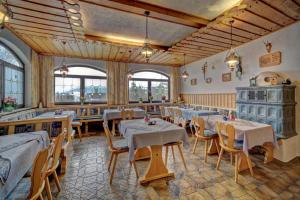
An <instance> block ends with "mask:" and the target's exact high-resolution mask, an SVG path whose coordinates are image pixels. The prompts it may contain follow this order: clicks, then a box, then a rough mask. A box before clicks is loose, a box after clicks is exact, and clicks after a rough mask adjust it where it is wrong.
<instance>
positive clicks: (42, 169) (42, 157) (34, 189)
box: [6, 148, 49, 200]
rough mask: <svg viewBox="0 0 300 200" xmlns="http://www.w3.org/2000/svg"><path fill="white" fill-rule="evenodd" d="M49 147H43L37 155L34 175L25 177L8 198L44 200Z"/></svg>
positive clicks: (33, 169)
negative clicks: (43, 193)
mask: <svg viewBox="0 0 300 200" xmlns="http://www.w3.org/2000/svg"><path fill="white" fill-rule="evenodd" d="M48 155H49V148H45V149H42V150H41V151H39V152H38V154H37V155H36V157H35V160H34V162H33V166H32V175H31V177H28V178H23V179H22V180H21V181H20V182H19V183H18V185H17V186H16V188H15V189H14V190H13V191H12V192H11V193H10V194H9V195H8V197H7V198H6V199H7V200H15V199H29V200H35V199H40V200H43V195H42V192H43V190H44V187H45V175H46V170H47V165H48Z"/></svg>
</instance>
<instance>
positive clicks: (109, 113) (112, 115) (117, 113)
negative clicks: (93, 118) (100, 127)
mask: <svg viewBox="0 0 300 200" xmlns="http://www.w3.org/2000/svg"><path fill="white" fill-rule="evenodd" d="M125 110H133V111H134V115H133V117H134V118H143V117H144V115H145V111H144V110H143V109H141V108H130V109H125ZM120 118H121V110H118V109H105V110H104V112H103V119H104V121H105V122H107V121H108V120H113V119H120Z"/></svg>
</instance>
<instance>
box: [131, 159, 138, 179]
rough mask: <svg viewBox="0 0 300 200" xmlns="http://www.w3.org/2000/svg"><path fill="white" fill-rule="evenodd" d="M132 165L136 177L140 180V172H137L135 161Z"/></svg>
mask: <svg viewBox="0 0 300 200" xmlns="http://www.w3.org/2000/svg"><path fill="white" fill-rule="evenodd" d="M131 164H132V165H133V168H134V171H135V175H136V177H137V178H139V172H138V170H137V167H136V163H135V160H134V161H131Z"/></svg>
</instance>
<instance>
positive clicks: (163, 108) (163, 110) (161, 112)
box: [159, 106, 170, 121]
mask: <svg viewBox="0 0 300 200" xmlns="http://www.w3.org/2000/svg"><path fill="white" fill-rule="evenodd" d="M159 111H160V117H161V118H162V119H163V120H166V121H169V118H170V116H167V115H166V112H165V107H164V106H159Z"/></svg>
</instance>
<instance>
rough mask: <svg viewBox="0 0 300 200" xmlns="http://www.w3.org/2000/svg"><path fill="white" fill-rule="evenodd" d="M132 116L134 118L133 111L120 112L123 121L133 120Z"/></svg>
mask: <svg viewBox="0 0 300 200" xmlns="http://www.w3.org/2000/svg"><path fill="white" fill-rule="evenodd" d="M133 116H134V111H133V110H122V111H121V118H122V119H123V120H126V119H133Z"/></svg>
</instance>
